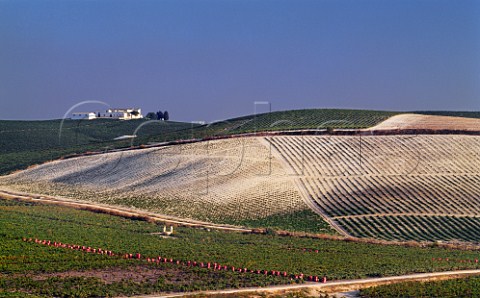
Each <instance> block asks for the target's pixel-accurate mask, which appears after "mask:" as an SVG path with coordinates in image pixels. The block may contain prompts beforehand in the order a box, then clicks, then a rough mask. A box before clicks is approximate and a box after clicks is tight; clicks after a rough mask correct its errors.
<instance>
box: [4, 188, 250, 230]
mask: <svg viewBox="0 0 480 298" xmlns="http://www.w3.org/2000/svg"><path fill="white" fill-rule="evenodd" d="M0 197H2V198H7V199H18V200H22V201H30V202H32V201H33V202H40V203H45V204H52V205H59V206H66V207H72V208H76V209H81V210H89V211H94V212H101V213H106V214H112V215H117V216H121V217H126V218H132V217H140V218H143V219H145V220H151V221H161V222H166V223H169V224H177V225H181V226H189V227H202V228H209V229H217V230H227V231H239V232H252V229H246V228H242V227H237V226H233V225H220V224H212V223H207V222H202V221H196V220H190V219H184V218H182V219H180V218H176V217H172V216H166V215H162V214H157V213H153V212H146V211H141V210H136V209H132V208H126V207H115V206H111V205H104V204H100V203H93V202H92V203H90V202H83V201H82V202H80V201H75V200H71V199H66V198H62V197H58V196H55V197H54V196H45V195H40V194H32V193H25V192H18V191H11V190H9V189H0Z"/></svg>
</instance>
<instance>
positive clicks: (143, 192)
mask: <svg viewBox="0 0 480 298" xmlns="http://www.w3.org/2000/svg"><path fill="white" fill-rule="evenodd" d="M0 180H1V181H2V182H1V183H2V184H6V185H8V187H10V188H16V189H18V190H22V191H27V192H33V193H35V192H36V193H44V194H51V195H60V196H65V197H70V198H73V199H76V200H85V201H92V200H93V201H96V202H100V203H105V204H113V205H122V206H128V207H135V208H140V209H144V210H149V211H153V212H157V213H160V214H167V215H170V216H177V217H182V218H192V219H199V220H203V221H209V222H215V223H225V222H229V223H232V224H238V223H239V224H241V223H244V222H252V221H255V220H257V221H258V220H261V221H263V223H264V224H265V225H268V222H269V221H272V222H273V221H276V222H277V223H278V222H279V218H278V217H280V218H283V217H284V216H285V217H286V219H296V218H294V217H293V218H292V217H289V214H295V213H296V212H307V211H308V210H309V208H308V206H307V205H306V204H305V203H304V201H303V199H302V198H301V197H300V195H299V193H298V191H297V190H296V188H295V185H294V184H293V183H292V181H291V179H290V177H288V176H287V175H286V173H285V170H284V169H283V167H282V166H281V164H280V163H279V162H278V161H277V160H275V159H272V158H270V154H269V151H268V148H267V147H266V146H265V145H264V144H263V143H262V140H261V139H259V138H234V139H229V140H219V141H211V142H202V143H194V144H185V145H176V146H169V147H161V148H150V149H143V150H134V151H125V152H116V153H109V154H102V155H97V156H89V157H80V158H72V159H67V160H62V161H54V162H51V163H47V164H44V165H41V166H38V167H35V168H32V169H29V170H27V171H23V172H19V173H16V174H13V175H10V176H6V177H3V178H1V179H0ZM276 217H277V218H276ZM309 217H310V218H311V221H312V222H315V224H314V226H319V225H318V223H322V222H323V221H322V219H321V217H319V216H318V215H315V214H311V215H309ZM283 219H284V221H285V218H283ZM298 219H301V218H298ZM287 221H288V220H287ZM284 224H288V222H284ZM258 225H262V224H260V223H259V224H258ZM258 225H257V226H258ZM279 226H280V227H282V223H280V225H279ZM310 231H313V232H317V233H318V232H323V233H331V232H332V231H331V229H330V228H329V227H328V226H327V225H326V224H323V225H320V226H319V228H318V229H310Z"/></svg>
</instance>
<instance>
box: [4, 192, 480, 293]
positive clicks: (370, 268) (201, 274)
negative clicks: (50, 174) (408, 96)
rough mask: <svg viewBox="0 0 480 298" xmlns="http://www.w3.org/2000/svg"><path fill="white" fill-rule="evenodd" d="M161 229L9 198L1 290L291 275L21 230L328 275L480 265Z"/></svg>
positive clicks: (401, 252)
mask: <svg viewBox="0 0 480 298" xmlns="http://www.w3.org/2000/svg"><path fill="white" fill-rule="evenodd" d="M162 228H163V225H159V224H155V223H148V222H144V221H138V220H131V219H124V218H119V217H113V216H110V215H104V214H97V213H92V212H88V211H80V210H74V209H68V208H64V207H54V206H47V205H40V204H32V203H23V202H17V201H11V200H0V260H1V262H0V295H6V293H10V292H18V293H27V294H34V295H38V296H63V297H91V296H118V295H136V294H147V293H156V292H171V291H173V292H175V291H195V290H205V289H223V288H237V287H247V286H265V285H272V284H288V283H291V282H292V281H291V280H290V279H289V278H284V277H277V276H275V277H272V276H270V275H269V276H264V275H261V274H260V275H257V274H253V273H239V272H231V271H212V270H208V269H206V268H198V267H187V266H177V265H175V264H168V263H160V264H149V263H147V262H145V261H140V260H127V259H122V258H120V257H118V258H117V257H109V256H105V255H98V254H88V253H85V252H82V251H77V250H70V249H65V248H59V247H51V246H45V245H39V244H36V243H32V242H24V241H22V238H38V239H48V240H51V241H57V242H62V243H70V244H78V245H85V246H91V247H101V248H103V249H108V250H112V251H114V252H117V253H121V254H123V253H140V254H142V255H143V256H145V257H147V256H148V257H156V256H159V255H161V256H166V257H170V258H173V259H176V260H183V261H187V260H192V261H193V260H195V261H198V262H205V263H206V262H212V263H213V262H216V263H220V264H225V265H228V266H235V267H236V268H244V267H246V268H249V269H253V270H277V271H282V272H283V271H286V272H289V273H293V274H300V273H303V274H305V276H308V275H316V276H327V278H328V279H329V280H338V279H356V278H365V277H377V276H393V275H401V274H408V273H414V272H433V271H446V270H456V269H469V268H480V266H479V265H478V263H475V262H463V260H473V259H475V258H478V256H479V253H478V252H474V251H456V250H447V249H443V248H435V247H428V248H414V247H403V246H381V245H373V244H365V243H355V242H347V241H333V240H320V239H309V238H296V237H281V236H276V235H270V234H268V235H263V234H262V235H259V234H242V233H237V232H224V231H217V230H211V231H209V230H204V229H193V228H182V227H178V228H175V233H174V235H173V237H170V238H162V237H161V236H159V235H158V234H152V233H156V232H159V231H161V230H162ZM315 250H318V251H319V252H318V253H316V252H315ZM432 258H435V259H438V258H442V259H445V258H449V259H450V261H449V262H442V261H438V260H433V259H432ZM460 261H462V262H460ZM8 295H13V294H8ZM22 295H23V294H22ZM12 297H16V296H12Z"/></svg>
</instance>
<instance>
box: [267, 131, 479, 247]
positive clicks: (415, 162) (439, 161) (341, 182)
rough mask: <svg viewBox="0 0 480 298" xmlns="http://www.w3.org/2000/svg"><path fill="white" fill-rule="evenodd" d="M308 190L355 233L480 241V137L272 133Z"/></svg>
mask: <svg viewBox="0 0 480 298" xmlns="http://www.w3.org/2000/svg"><path fill="white" fill-rule="evenodd" d="M269 141H270V142H271V144H272V146H273V147H274V148H275V149H276V150H278V151H279V153H280V154H281V156H282V157H283V158H285V161H286V163H288V165H289V167H290V168H291V169H292V172H293V173H295V174H296V175H297V176H296V179H297V180H298V181H299V182H300V183H301V185H302V187H304V188H305V190H306V197H307V198H308V199H310V200H312V202H314V203H315V204H316V205H317V206H318V208H319V209H320V210H321V211H322V212H324V213H325V214H326V215H327V216H329V217H330V218H331V219H333V220H334V221H335V222H337V223H338V224H339V225H340V226H341V227H343V229H344V230H345V231H346V232H348V233H349V234H350V235H353V236H357V237H374V238H382V239H387V240H393V239H396V240H449V241H453V240H461V241H477V242H480V229H479V228H478V226H479V224H480V208H479V205H478V202H479V195H480V188H479V185H480V172H479V168H478V165H479V164H480V155H479V154H478V152H480V137H477V136H465V135H418V136H362V137H354V136H304V137H298V136H282V137H272V138H269Z"/></svg>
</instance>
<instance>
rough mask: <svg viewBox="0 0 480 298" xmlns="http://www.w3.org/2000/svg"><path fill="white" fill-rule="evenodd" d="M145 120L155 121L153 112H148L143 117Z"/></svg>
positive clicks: (155, 117)
mask: <svg viewBox="0 0 480 298" xmlns="http://www.w3.org/2000/svg"><path fill="white" fill-rule="evenodd" d="M145 118H147V119H151V120H156V119H157V114H156V113H154V112H148V113H147V115H146V116H145Z"/></svg>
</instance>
